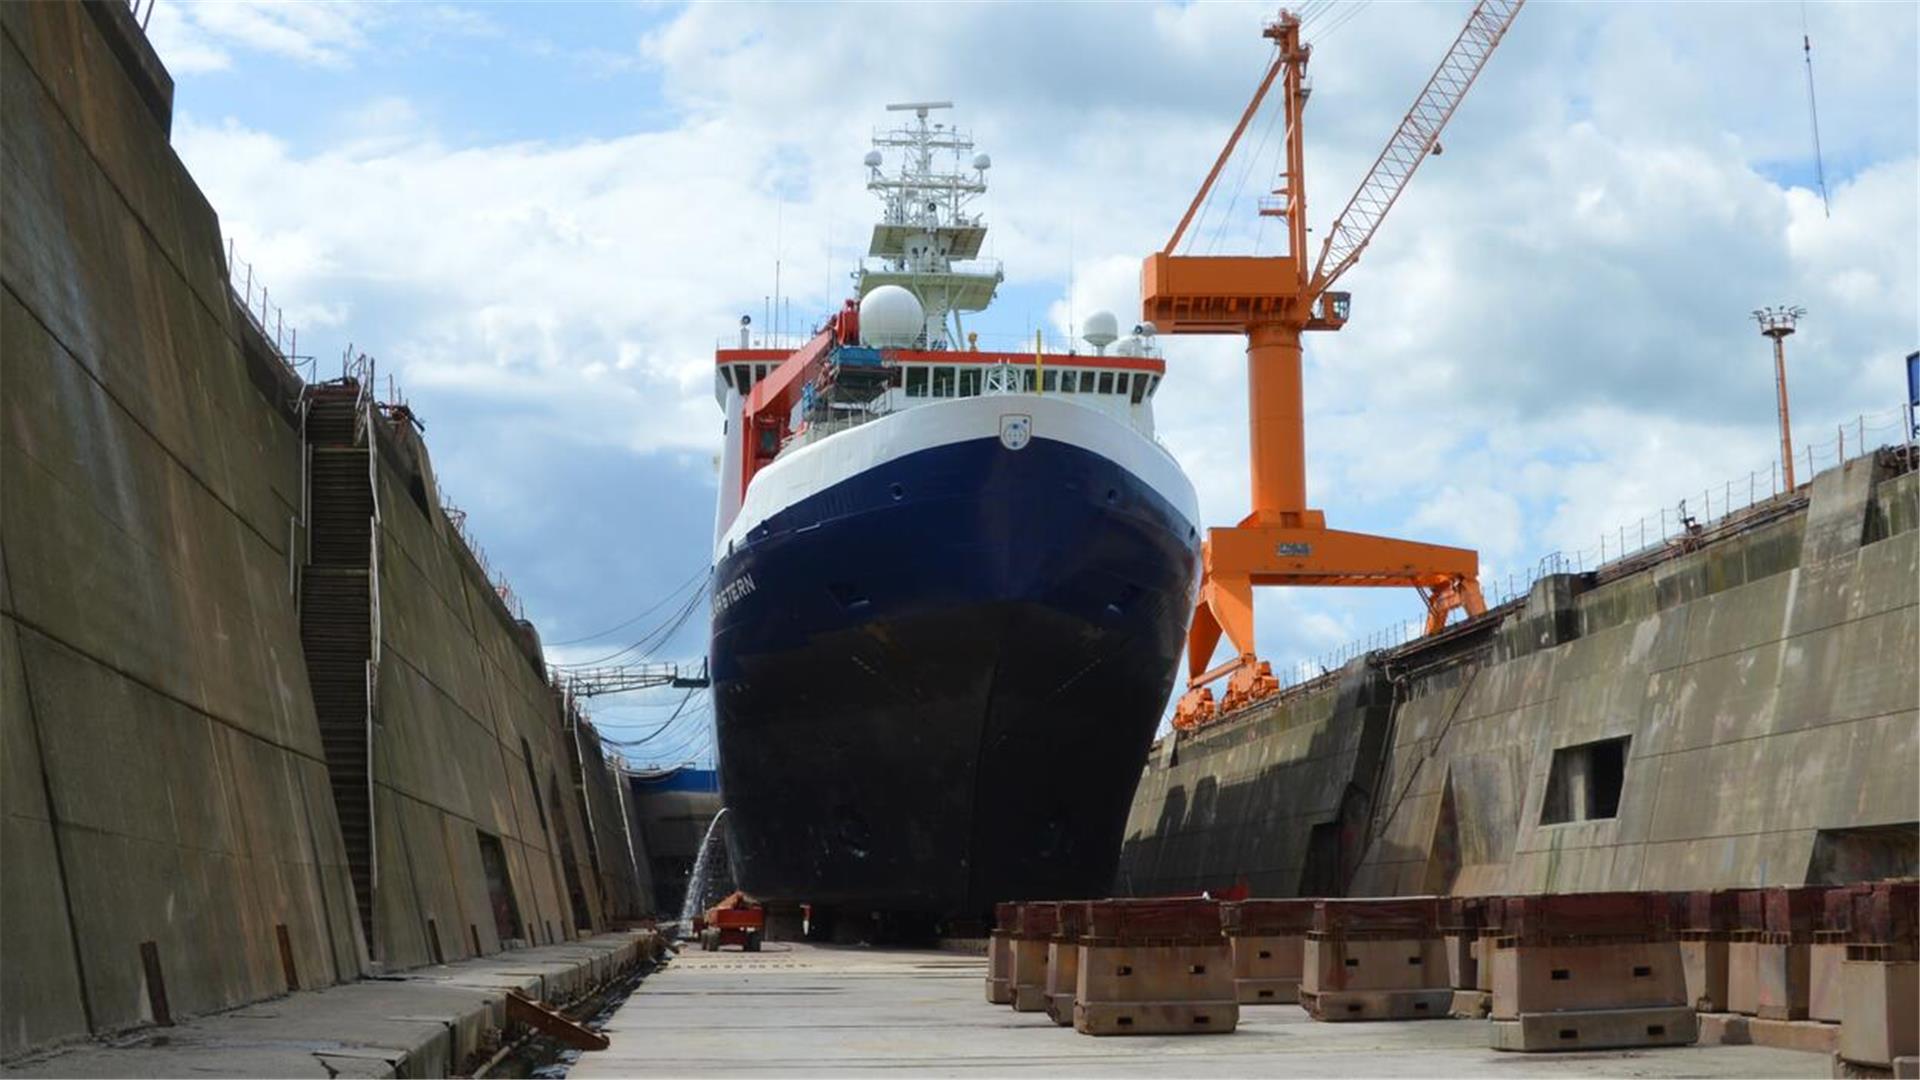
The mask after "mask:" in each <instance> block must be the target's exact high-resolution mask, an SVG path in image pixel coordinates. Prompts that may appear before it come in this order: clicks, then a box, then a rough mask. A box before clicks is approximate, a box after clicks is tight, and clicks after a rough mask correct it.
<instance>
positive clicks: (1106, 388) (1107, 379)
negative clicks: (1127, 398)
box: [1100, 371, 1113, 394]
mask: <svg viewBox="0 0 1920 1080" xmlns="http://www.w3.org/2000/svg"><path fill="white" fill-rule="evenodd" d="M1100 393H1102V394H1111V393H1113V372H1111V371H1103V372H1101V373H1100Z"/></svg>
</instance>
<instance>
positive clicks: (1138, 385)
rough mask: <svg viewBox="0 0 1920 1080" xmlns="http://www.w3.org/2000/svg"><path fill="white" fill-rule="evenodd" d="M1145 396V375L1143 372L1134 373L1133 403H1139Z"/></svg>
mask: <svg viewBox="0 0 1920 1080" xmlns="http://www.w3.org/2000/svg"><path fill="white" fill-rule="evenodd" d="M1146 396H1147V377H1146V375H1145V374H1139V375H1135V376H1134V377H1133V403H1134V404H1135V405H1138V404H1140V402H1141V400H1142V399H1143V398H1145V397H1146Z"/></svg>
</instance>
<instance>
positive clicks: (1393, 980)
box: [1300, 896, 1453, 1020]
mask: <svg viewBox="0 0 1920 1080" xmlns="http://www.w3.org/2000/svg"><path fill="white" fill-rule="evenodd" d="M1302 968H1303V970H1302V973H1301V978H1300V1004H1301V1005H1303V1006H1305V1007H1306V1010H1307V1012H1308V1014H1309V1015H1311V1016H1312V1017H1313V1018H1314V1019H1315V1020H1428V1019H1439V1018H1441V1017H1445V1016H1448V1015H1450V1014H1451V1013H1452V1010H1453V984H1452V982H1451V981H1450V978H1451V977H1450V976H1449V975H1448V972H1447V956H1446V947H1445V942H1444V941H1443V940H1442V939H1441V936H1440V899H1439V898H1438V897H1434V896H1413V897H1396V898H1393V899H1381V900H1321V901H1319V902H1318V903H1316V904H1315V905H1314V909H1313V929H1312V930H1310V931H1308V932H1307V944H1306V953H1305V956H1304V958H1303V960H1302Z"/></svg>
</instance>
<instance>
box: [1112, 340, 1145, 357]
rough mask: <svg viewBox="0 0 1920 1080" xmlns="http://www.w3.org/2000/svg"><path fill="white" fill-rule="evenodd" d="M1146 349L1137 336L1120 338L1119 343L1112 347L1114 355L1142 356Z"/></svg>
mask: <svg viewBox="0 0 1920 1080" xmlns="http://www.w3.org/2000/svg"><path fill="white" fill-rule="evenodd" d="M1146 351H1147V350H1146V346H1145V344H1144V343H1142V342H1141V340H1140V339H1139V338H1138V337H1126V338H1121V339H1120V344H1118V345H1115V346H1114V347H1113V355H1115V356H1143V355H1145V354H1146Z"/></svg>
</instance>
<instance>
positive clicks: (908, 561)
mask: <svg viewBox="0 0 1920 1080" xmlns="http://www.w3.org/2000/svg"><path fill="white" fill-rule="evenodd" d="M1036 451H1038V452H1036ZM925 454H941V455H946V456H947V458H948V459H947V460H942V461H939V462H926V461H921V462H917V463H911V464H909V462H911V460H912V459H905V460H903V461H900V462H894V463H892V466H889V467H882V468H878V469H875V470H872V471H870V472H869V473H867V474H864V475H863V476H862V477H860V478H857V480H856V481H850V482H849V483H848V484H846V485H841V486H842V487H849V486H851V485H853V484H855V483H861V484H865V485H869V486H871V487H872V488H873V490H874V491H875V492H876V493H878V496H879V497H878V500H877V504H876V505H873V506H872V507H870V508H865V509H863V508H862V507H860V506H859V504H858V503H857V502H856V503H855V504H854V505H853V506H852V508H851V509H852V512H851V513H847V512H846V511H847V510H848V509H849V507H848V503H847V499H848V496H847V494H846V493H844V492H842V493H840V495H839V496H838V501H837V503H836V505H835V507H834V509H835V510H837V511H839V512H840V515H839V517H838V519H837V520H835V521H832V522H831V523H829V524H826V525H824V526H821V527H816V528H811V529H807V528H802V527H799V526H804V525H806V524H808V521H807V519H806V518H805V516H804V512H805V509H806V507H807V505H808V504H807V503H804V502H803V503H801V504H799V505H798V506H797V507H796V508H795V510H797V511H801V512H802V513H801V516H800V517H799V520H797V521H789V522H780V521H777V520H776V522H774V523H773V527H772V528H770V529H769V530H768V531H767V534H766V535H765V537H763V538H758V539H756V541H755V542H754V543H751V544H749V545H747V546H746V547H744V548H742V549H741V550H740V551H738V552H737V553H735V554H734V555H732V556H729V557H728V558H727V559H725V560H723V561H722V564H721V566H720V568H719V575H718V577H717V578H716V584H717V585H720V586H722V587H725V586H726V585H727V584H728V583H730V582H732V581H735V580H739V579H741V578H743V577H744V578H749V579H750V580H751V581H752V582H753V584H752V586H751V587H750V590H751V591H750V592H749V593H747V594H746V595H745V596H744V598H743V599H738V600H735V601H733V602H732V603H730V604H729V605H728V606H727V608H726V609H725V611H724V614H722V615H720V616H717V617H716V630H715V640H714V647H713V653H712V655H713V657H714V675H715V683H714V702H715V713H716V721H717V725H718V738H719V747H720V773H721V788H722V794H723V797H724V798H725V801H726V803H727V806H728V815H727V818H726V829H727V832H728V840H729V847H730V851H731V854H732V857H733V862H734V870H735V873H736V875H737V878H738V881H739V883H740V885H741V887H742V888H743V889H744V890H746V891H747V892H748V893H749V894H750V895H753V896H754V897H756V898H758V899H760V900H762V901H763V902H772V903H783V902H784V903H811V904H814V905H817V906H824V907H832V908H838V909H843V910H852V911H884V912H892V913H921V914H924V915H928V916H933V917H939V918H958V919H971V918H977V917H979V916H980V915H982V914H983V913H984V912H986V911H987V910H989V909H990V908H991V905H992V904H994V903H995V902H997V901H1002V900H1017V899H1038V898H1046V897H1074V896H1095V895H1104V894H1106V893H1107V892H1109V891H1110V890H1111V888H1112V883H1113V875H1114V870H1115V866H1116V864H1117V861H1118V858H1119V849H1120V842H1121V833H1122V830H1123V829H1124V827H1125V821H1126V815H1127V809H1128V805H1129V803H1130V801H1131V799H1132V795H1133V789H1134V786H1135V784H1136V783H1137V782H1138V780H1139V776H1140V770H1141V767H1142V765H1143V763H1144V760H1145V755H1146V749H1147V745H1148V743H1149V742H1150V740H1151V739H1152V736H1153V732H1154V729H1155V727H1156V726H1157V725H1158V722H1159V719H1160V716H1161V710H1162V708H1163V706H1164V703H1165V701H1166V699H1167V694H1168V691H1169V689H1170V687H1171V683H1172V679H1173V675H1174V670H1175V667H1176V665H1177V662H1178V658H1179V653H1180V647H1181V644H1182V641H1183V636H1184V633H1185V624H1186V617H1187V613H1188V610H1189V604H1190V596H1191V592H1190V590H1191V588H1192V582H1193V573H1194V568H1195V556H1194V549H1193V545H1194V543H1195V540H1194V537H1193V535H1192V533H1191V530H1190V529H1189V528H1188V527H1187V525H1186V524H1185V522H1184V520H1183V519H1181V518H1179V517H1178V516H1177V515H1175V514H1173V513H1172V510H1171V508H1170V507H1167V506H1166V505H1165V504H1164V502H1163V501H1161V500H1160V499H1159V498H1158V496H1157V495H1155V494H1154V493H1153V492H1151V491H1150V490H1147V489H1146V488H1145V487H1144V485H1141V484H1140V483H1139V482H1138V481H1137V480H1135V479H1134V478H1133V477H1132V476H1131V475H1129V474H1127V473H1125V472H1124V471H1123V470H1120V469H1119V468H1117V467H1116V466H1114V465H1113V464H1112V463H1110V462H1107V461H1105V460H1104V459H1102V458H1099V457H1097V456H1095V455H1091V454H1088V453H1085V452H1084V451H1080V450H1077V449H1076V448H1073V447H1071V446H1067V445H1065V444H1061V443H1049V442H1046V441H1045V440H1034V442H1033V443H1032V444H1031V445H1029V446H1028V447H1027V448H1026V449H1025V450H1023V451H1020V452H1018V453H1017V454H1014V453H1011V452H1008V451H1006V450H1004V449H1003V448H1001V447H1000V446H999V444H998V443H997V442H994V441H991V440H990V441H987V442H986V444H985V445H984V446H983V445H981V444H978V443H969V444H961V445H960V446H955V447H945V448H941V449H940V450H938V451H928V452H923V454H922V455H915V457H923V456H924V455H925ZM956 455H964V457H963V459H962V460H959V461H954V460H951V458H952V457H953V456H956ZM1009 458H1014V459H1016V461H1017V464H1018V465H1019V466H1020V468H1017V469H1012V468H1007V467H1005V466H1006V465H1007V464H1009V462H1008V461H1007V459H1009ZM975 459H977V460H975ZM890 467H897V468H898V470H899V475H903V476H906V477H925V476H927V475H929V474H930V472H932V473H937V474H938V475H944V476H947V477H956V476H958V477H965V478H966V481H967V483H966V487H969V488H972V490H965V489H962V490H957V491H954V490H950V491H948V492H946V493H944V497H929V498H927V499H925V500H922V501H920V502H915V501H913V500H911V499H900V498H898V497H896V496H894V495H892V494H890V491H891V483H892V481H893V477H892V476H890V475H889V472H888V469H889V468H890ZM906 482H909V483H910V482H912V481H911V480H908V481H906ZM838 490H839V489H835V491H838ZM782 525H785V526H786V527H785V528H782V527H781V526H782ZM758 535H759V534H758V531H756V537H758ZM739 592H740V590H735V593H736V595H737V594H739ZM749 608H752V609H754V610H746V609H749Z"/></svg>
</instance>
